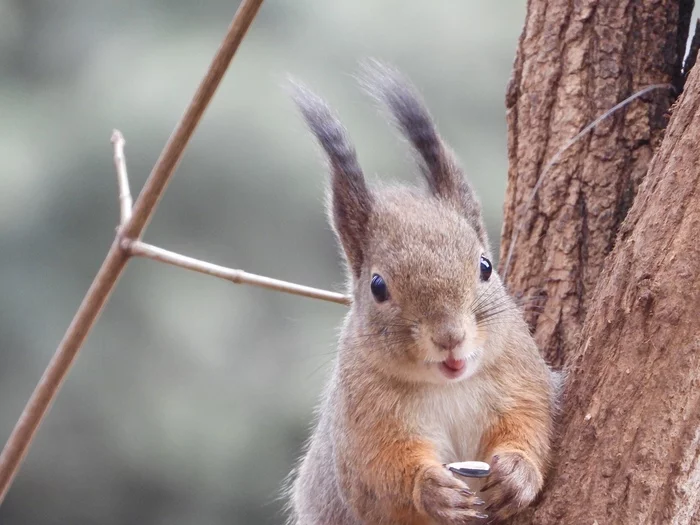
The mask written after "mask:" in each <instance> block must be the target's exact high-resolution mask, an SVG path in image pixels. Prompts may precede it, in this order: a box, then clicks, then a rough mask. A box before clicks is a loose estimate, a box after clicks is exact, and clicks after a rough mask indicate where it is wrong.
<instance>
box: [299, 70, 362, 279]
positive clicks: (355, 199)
mask: <svg viewBox="0 0 700 525" xmlns="http://www.w3.org/2000/svg"><path fill="white" fill-rule="evenodd" d="M290 86H291V92H292V97H293V99H294V101H295V102H296V105H297V106H298V107H299V110H300V111H301V114H302V115H303V117H304V120H305V121H306V123H307V125H308V126H309V128H310V129H311V131H312V132H313V134H314V135H315V136H316V139H317V140H318V142H319V144H320V145H321V147H322V148H323V150H324V151H325V153H326V156H327V157H328V160H329V163H330V171H331V184H330V193H329V206H328V209H329V216H330V220H331V223H332V225H333V229H334V230H335V233H336V235H337V236H338V238H339V240H340V243H341V245H342V247H343V250H344V252H345V256H346V258H347V260H348V263H349V265H350V269H351V270H352V273H353V275H354V276H355V278H357V277H359V275H360V271H361V269H362V263H363V261H364V258H365V252H366V249H367V238H368V227H369V217H370V213H371V210H372V195H371V194H370V192H369V190H368V189H367V184H366V183H365V177H364V174H363V173H362V168H360V164H359V162H358V160H357V154H356V153H355V148H354V146H353V145H352V143H351V142H350V140H349V138H348V136H347V133H346V131H345V128H344V127H343V125H342V124H341V123H340V121H339V120H338V119H337V117H336V116H335V115H334V114H333V112H332V111H331V109H330V108H329V107H328V105H327V104H326V102H325V101H324V100H323V99H321V98H320V97H318V96H317V95H315V94H314V93H313V92H311V91H310V90H309V89H307V88H306V87H304V86H303V85H302V84H300V83H298V82H295V81H292V82H290Z"/></svg>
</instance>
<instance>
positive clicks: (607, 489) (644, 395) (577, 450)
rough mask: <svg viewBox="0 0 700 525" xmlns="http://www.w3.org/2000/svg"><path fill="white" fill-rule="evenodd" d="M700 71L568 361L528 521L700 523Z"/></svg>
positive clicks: (679, 109)
mask: <svg viewBox="0 0 700 525" xmlns="http://www.w3.org/2000/svg"><path fill="white" fill-rule="evenodd" d="M699 144H700V69H699V68H695V69H694V70H693V72H692V73H691V75H690V77H689V80H688V84H687V86H686V89H685V92H684V94H683V95H682V97H681V99H680V101H679V103H678V106H677V108H676V109H675V111H674V115H673V117H672V119H671V124H670V126H669V129H668V131H667V133H666V137H665V139H664V141H663V144H662V145H661V148H660V150H659V151H658V153H657V154H656V156H655V158H654V160H653V162H652V163H651V166H650V169H649V173H648V175H647V176H646V179H645V181H644V182H643V184H642V186H641V188H640V191H639V195H638V196H637V198H636V199H635V202H634V205H633V207H632V209H631V211H630V213H629V216H628V217H627V219H626V220H625V222H624V223H623V225H622V228H621V230H620V234H619V236H618V239H617V243H616V246H615V248H614V250H613V252H612V254H611V256H610V257H609V258H608V260H607V262H606V264H605V268H604V270H603V271H602V272H601V278H600V282H599V284H598V286H597V288H596V291H595V293H594V294H593V296H592V298H591V308H590V313H589V316H588V318H587V319H586V322H585V325H584V328H583V333H582V343H581V345H580V347H579V348H578V349H577V350H576V351H575V353H574V354H572V355H571V356H570V358H571V361H572V362H571V365H572V366H571V371H570V381H569V386H568V390H569V394H568V395H567V398H566V401H565V404H564V407H563V408H564V409H563V412H562V434H561V436H560V439H559V448H560V452H559V453H560V460H559V464H558V467H557V469H556V470H555V472H554V476H553V477H552V478H551V479H550V482H549V484H548V489H547V491H546V492H545V494H544V497H543V498H542V500H541V502H540V504H539V506H538V508H537V509H536V511H534V512H530V513H529V516H528V517H526V518H525V519H521V520H520V521H519V522H522V523H538V524H549V523H552V524H553V523H596V522H597V523H599V524H601V525H602V524H604V523H615V524H617V523H659V524H661V523H663V524H670V523H673V524H690V523H700V388H699V387H700V374H698V370H699V365H700V317H699V316H698V312H700V242H699V240H698V235H699V234H700V148H699V147H698V145H699Z"/></svg>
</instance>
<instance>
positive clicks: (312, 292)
mask: <svg viewBox="0 0 700 525" xmlns="http://www.w3.org/2000/svg"><path fill="white" fill-rule="evenodd" d="M122 247H123V248H124V249H126V250H128V252H129V254H130V255H135V256H137V257H145V258H147V259H153V260H154V261H159V262H163V263H166V264H170V265H172V266H179V267H180V268H185V269H187V270H192V271H194V272H198V273H203V274H206V275H211V276H213V277H218V278H220V279H225V280H227V281H231V282H232V283H235V284H249V285H252V286H260V287H262V288H267V289H268V290H275V291H277V292H285V293H290V294H293V295H301V296H304V297H310V298H311V299H321V300H323V301H330V302H332V303H338V304H346V305H347V304H350V299H349V298H348V297H347V296H345V295H343V294H340V293H335V292H329V291H326V290H321V289H319V288H311V287H310V286H303V285H301V284H294V283H289V282H286V281H280V280H278V279H271V278H270V277H263V276H262V275H255V274H252V273H248V272H245V271H243V270H234V269H232V268H226V267H224V266H219V265H218V264H212V263H209V262H206V261H200V260H199V259H194V258H192V257H188V256H186V255H181V254H179V253H175V252H171V251H168V250H164V249H163V248H158V247H157V246H153V245H150V244H146V243H145V242H141V241H130V240H129V239H124V240H123V241H122Z"/></svg>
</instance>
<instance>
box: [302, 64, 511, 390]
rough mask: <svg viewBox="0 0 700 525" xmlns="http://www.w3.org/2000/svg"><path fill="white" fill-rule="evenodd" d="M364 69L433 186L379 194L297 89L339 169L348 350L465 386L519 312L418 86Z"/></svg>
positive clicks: (317, 105)
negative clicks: (505, 321) (503, 324)
mask: <svg viewBox="0 0 700 525" xmlns="http://www.w3.org/2000/svg"><path fill="white" fill-rule="evenodd" d="M365 73H366V77H365V81H364V85H365V87H366V88H367V90H368V91H369V92H370V93H371V94H372V95H373V96H374V97H375V98H377V99H378V100H380V101H381V102H382V103H383V104H384V105H385V106H386V107H387V108H388V109H389V111H390V113H391V116H392V118H393V120H394V122H395V124H396V125H397V127H398V128H399V129H400V130H401V131H402V132H403V134H404V135H405V137H406V138H407V139H408V141H409V142H410V143H411V144H412V145H413V147H414V149H415V151H416V153H417V154H418V160H419V165H420V168H421V170H422V173H423V176H424V178H425V181H426V182H427V185H428V188H427V189H426V190H422V191H421V190H418V189H416V188H411V187H395V188H392V187H389V188H382V189H374V190H370V189H369V188H368V186H367V184H366V182H365V178H364V175H363V172H362V169H361V167H360V165H359V162H358V159H357V155H356V153H355V149H354V147H353V146H352V144H351V142H350V140H349V138H348V136H347V134H346V131H345V129H344V128H343V126H342V124H341V123H340V122H339V120H338V119H337V118H336V117H335V115H334V114H333V113H332V111H331V110H330V108H329V107H328V106H327V105H326V103H325V102H324V101H323V100H322V99H320V98H319V97H317V96H316V95H314V94H313V93H311V92H310V91H308V90H307V89H306V88H304V87H301V86H299V85H296V89H295V92H294V95H295V100H296V102H297V105H298V106H299V108H300V109H301V112H302V115H303V116H304V118H305V120H306V122H307V124H308V125H309V127H310V128H311V130H312V132H313V133H314V134H315V135H316V138H317V140H318V142H319V143H320V145H321V146H322V148H323V149H324V151H325V153H326V156H327V158H328V160H329V164H330V172H331V184H330V191H329V199H328V211H329V217H330V222H331V225H332V226H333V229H334V231H335V233H336V235H337V238H338V240H339V242H340V245H341V246H342V249H343V253H344V255H345V259H346V261H347V265H348V276H349V280H350V284H351V289H352V294H353V306H352V309H351V313H350V319H349V322H350V324H351V328H350V329H349V330H348V331H347V333H346V336H345V341H344V344H345V345H346V346H348V347H350V349H351V351H352V352H355V353H357V354H360V355H361V356H362V358H363V359H365V360H367V361H368V363H370V364H372V365H373V366H374V368H376V369H380V370H382V371H384V372H386V373H387V374H389V375H391V376H393V377H396V378H399V379H404V380H408V381H419V382H439V383H445V382H452V381H458V380H461V379H465V378H467V377H469V376H470V375H473V374H474V373H475V372H476V371H477V370H478V369H479V367H480V365H481V364H483V362H484V361H485V360H487V359H489V358H493V357H495V356H494V355H490V354H493V352H495V351H496V348H497V347H498V346H499V345H492V344H489V343H490V340H491V339H493V337H492V336H493V335H494V333H495V331H494V327H495V326H496V325H497V324H498V319H499V315H501V314H503V313H507V310H508V308H509V307H510V306H512V303H511V302H510V300H509V299H508V296H507V294H506V293H505V290H504V287H503V285H502V283H501V281H500V279H499V278H498V276H497V275H496V274H495V272H493V273H492V268H491V263H490V260H489V259H490V250H489V248H488V239H487V237H486V228H485V227H484V223H483V218H482V215H481V207H480V204H479V202H478V200H477V198H476V196H475V194H474V191H473V190H472V188H471V186H470V185H469V183H468V182H467V181H466V179H465V178H464V176H463V174H462V171H461V169H460V168H459V166H458V164H457V162H456V159H455V157H454V155H453V154H452V152H451V151H450V149H449V148H448V147H447V145H446V144H445V143H444V142H443V141H442V139H441V137H440V136H439V134H438V132H437V129H436V127H435V125H434V123H433V121H432V118H431V117H430V114H429V113H428V111H427V109H426V108H425V106H424V104H423V103H422V101H421V99H420V97H419V96H418V94H417V92H416V91H415V89H414V88H413V87H412V86H411V85H410V84H409V83H408V82H407V81H406V80H405V79H404V78H403V77H401V75H400V74H399V73H398V72H396V71H394V70H390V69H389V68H387V67H385V66H381V65H379V64H376V63H374V64H372V65H370V66H368V67H367V68H366V70H365Z"/></svg>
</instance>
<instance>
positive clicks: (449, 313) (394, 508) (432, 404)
mask: <svg viewBox="0 0 700 525" xmlns="http://www.w3.org/2000/svg"><path fill="white" fill-rule="evenodd" d="M366 72H367V74H366V82H365V87H367V88H369V91H370V92H371V94H372V95H374V96H375V97H376V98H377V99H379V100H380V101H381V102H382V103H383V104H384V105H385V106H386V107H387V108H388V109H389V111H390V113H391V114H392V116H393V119H394V120H395V123H396V124H397V126H398V128H399V129H400V130H401V131H402V133H403V134H404V135H405V137H406V138H407V139H408V141H409V142H410V143H411V144H412V146H413V148H414V149H415V150H416V152H417V153H418V160H419V163H420V166H421V168H422V172H423V175H424V177H425V180H426V181H427V183H428V184H427V186H428V188H427V189H418V188H413V187H408V186H398V187H393V186H385V187H382V188H379V189H370V188H369V187H368V186H367V184H366V182H365V178H364V175H363V172H362V169H361V168H360V164H359V163H358V159H357V155H356V153H355V149H354V147H353V146H352V144H351V143H350V141H349V139H348V136H347V134H346V131H345V129H344V128H343V126H342V125H341V123H340V122H339V120H338V119H337V118H336V117H335V116H334V114H333V113H332V111H331V110H330V108H329V107H328V106H327V105H326V103H325V102H324V101H323V100H321V99H320V98H319V97H317V96H316V95H314V94H313V93H312V92H310V91H309V90H308V89H307V88H305V87H303V86H301V85H298V84H297V85H296V86H295V88H294V99H295V101H296V103H297V105H298V106H299V108H300V110H301V113H302V115H303V117H304V119H305V120H306V122H307V124H308V126H309V127H310V129H311V131H312V132H313V133H314V135H315V136H316V138H317V139H318V142H319V143H320V145H321V146H322V148H323V150H324V151H325V154H326V155H327V157H328V160H329V161H330V172H331V183H330V192H329V197H330V198H329V203H328V210H329V217H330V222H331V224H332V226H333V229H334V231H335V233H336V235H337V238H338V240H339V242H340V245H341V246H342V249H343V251H344V254H345V258H346V260H347V267H348V277H349V288H350V291H351V295H352V306H351V308H350V312H349V314H348V315H347V317H346V318H345V322H344V324H343V329H342V332H341V335H340V339H339V344H338V355H337V358H336V361H335V365H334V369H333V372H332V376H331V378H330V381H329V383H328V385H327V388H326V390H325V392H324V395H323V402H322V404H321V406H320V409H319V420H318V423H317V426H316V429H315V431H314V432H313V435H312V437H311V438H310V440H309V442H308V445H307V449H306V452H305V455H304V457H303V458H302V460H301V462H300V464H299V465H298V467H297V468H296V469H295V471H294V472H293V473H292V475H291V476H290V479H291V482H290V487H289V489H288V490H289V496H290V498H289V499H290V510H291V518H290V523H291V524H293V525H380V524H386V525H394V524H395V525H419V524H436V523H437V524H462V523H471V522H473V521H474V520H475V519H477V520H478V519H479V518H486V517H491V518H495V519H502V518H506V517H508V516H511V515H513V514H515V513H516V512H518V511H519V510H521V509H523V508H524V507H526V506H527V505H529V504H530V503H531V502H532V501H533V500H534V499H535V497H536V496H537V495H538V493H539V491H540V489H541V488H542V485H543V482H544V477H545V473H546V470H547V465H548V459H549V455H550V440H551V436H552V429H553V414H554V408H555V403H556V398H557V395H558V394H557V392H558V378H557V376H556V374H555V373H554V372H552V371H551V370H550V369H549V367H548V366H547V365H546V364H545V362H544V360H543V359H542V357H541V356H540V353H539V351H538V349H537V346H536V344H535V342H534V340H533V338H532V336H531V335H530V332H529V329H528V326H527V324H526V323H525V321H524V320H523V318H522V315H521V313H520V311H519V310H518V307H517V305H516V304H515V302H514V301H513V300H512V299H511V298H510V297H509V295H508V293H507V292H506V289H505V287H504V285H503V283H502V281H501V280H500V278H499V276H498V274H497V273H496V272H494V271H493V268H492V265H491V262H490V260H489V259H490V257H491V256H490V249H489V243H488V239H487V234H486V228H485V226H484V221H483V217H482V214H481V206H480V204H479V202H478V200H477V197H476V196H475V194H474V191H473V189H472V187H471V186H470V184H469V183H468V182H467V181H466V180H465V178H464V176H463V174H462V172H461V170H460V168H459V167H458V165H457V161H456V159H455V156H454V154H453V153H452V152H451V150H450V149H449V148H448V146H447V145H446V144H445V143H444V142H443V140H442V139H441V138H440V136H439V134H438V132H437V129H436V127H435V125H434V123H433V120H432V118H431V116H430V114H429V113H428V111H427V109H426V107H425V106H424V104H423V102H422V100H421V98H420V96H419V95H418V92H417V91H416V89H415V88H414V87H413V86H412V85H411V84H409V83H408V81H406V80H405V79H404V78H403V77H402V76H401V75H400V74H399V73H398V72H397V71H395V70H393V69H391V68H389V67H387V66H383V65H381V64H379V63H374V64H373V65H371V66H370V67H368V68H367V70H366ZM473 459H481V460H483V461H485V462H487V463H489V464H490V466H491V471H490V475H489V477H488V478H485V483H484V485H483V486H481V487H476V486H475V485H477V484H479V483H480V482H479V481H477V482H476V483H474V484H472V487H469V486H468V485H467V483H466V482H465V481H463V478H458V477H456V476H455V475H453V474H452V473H451V472H450V471H449V470H448V469H447V468H446V464H447V463H450V462H455V461H463V460H473ZM470 483H471V482H470ZM477 488H478V489H480V494H476V493H475V492H474V491H475V490H476V489H477ZM479 496H481V498H484V500H485V501H484V500H482V499H481V498H480V497H479Z"/></svg>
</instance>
